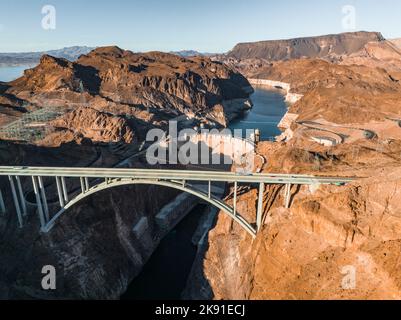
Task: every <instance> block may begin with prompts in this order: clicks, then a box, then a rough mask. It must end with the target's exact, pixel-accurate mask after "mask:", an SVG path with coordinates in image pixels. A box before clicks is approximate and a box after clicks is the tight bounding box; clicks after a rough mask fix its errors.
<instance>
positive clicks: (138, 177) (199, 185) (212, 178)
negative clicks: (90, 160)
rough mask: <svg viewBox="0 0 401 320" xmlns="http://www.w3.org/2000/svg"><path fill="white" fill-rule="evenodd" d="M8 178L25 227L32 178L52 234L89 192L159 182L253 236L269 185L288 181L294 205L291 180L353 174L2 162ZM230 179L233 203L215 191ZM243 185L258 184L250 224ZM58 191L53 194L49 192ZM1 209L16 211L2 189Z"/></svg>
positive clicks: (332, 180)
mask: <svg viewBox="0 0 401 320" xmlns="http://www.w3.org/2000/svg"><path fill="white" fill-rule="evenodd" d="M1 176H3V177H6V178H7V179H8V180H9V188H10V191H11V194H12V198H13V203H14V207H15V212H16V215H17V219H18V223H19V226H20V227H21V228H23V226H24V216H26V215H27V205H26V204H27V201H26V199H25V193H24V190H23V184H22V183H21V179H22V178H24V179H29V180H30V183H32V187H33V191H34V195H35V200H36V207H37V210H36V211H37V214H38V219H39V221H40V225H41V230H40V231H41V232H44V233H48V232H50V231H51V230H52V228H54V227H55V225H56V224H57V223H58V221H59V218H60V217H61V216H62V215H63V214H67V212H68V209H70V208H72V207H73V206H74V205H76V204H78V203H79V202H80V201H82V200H83V199H85V198H87V197H90V196H91V195H93V194H95V193H97V192H100V191H103V190H107V189H110V188H114V187H119V186H125V185H135V184H142V185H159V186H164V187H169V188H174V189H177V190H180V191H183V192H187V193H190V194H193V195H195V196H197V197H199V198H200V199H202V200H204V201H206V202H207V203H209V204H211V205H213V206H215V207H217V208H218V209H220V210H221V211H222V212H224V213H225V214H227V215H228V216H229V217H231V218H232V219H233V220H234V221H235V222H237V223H238V224H239V225H240V226H241V227H242V228H243V229H244V230H245V231H247V232H248V233H249V234H250V235H251V236H252V237H255V236H256V235H257V232H258V231H259V230H260V228H261V224H262V206H263V194H264V190H265V186H266V184H278V185H285V190H284V192H285V205H286V207H289V205H290V196H291V193H290V190H291V186H292V185H318V184H322V185H324V184H334V185H343V184H347V183H350V182H352V181H353V180H354V178H338V177H316V176H308V175H289V174H251V175H239V174H236V173H232V172H214V171H186V170H153V169H146V170H144V169H117V168H112V169H108V168H52V167H41V168H39V167H0V177H1ZM44 178H46V179H49V178H52V179H55V182H56V185H57V195H56V196H57V197H58V202H59V206H60V208H59V211H58V212H55V213H51V212H49V206H48V200H47V199H48V196H49V194H48V191H47V190H46V187H45V185H44V183H43V179H44ZM67 179H78V180H79V181H80V185H81V188H80V190H79V192H74V193H71V191H70V190H68V188H67V183H66V180H67ZM217 182H226V183H230V184H233V185H234V194H233V198H234V199H233V205H232V206H231V205H229V204H227V203H226V202H225V201H224V200H221V199H219V198H218V197H216V196H215V195H214V194H213V184H214V183H217ZM239 184H257V185H258V187H259V196H258V202H257V216H256V225H254V224H251V223H249V222H248V221H246V219H245V218H243V217H242V216H241V215H240V214H239V213H238V212H237V191H238V185H239ZM51 196H55V195H51ZM0 211H1V212H2V213H3V214H6V213H7V212H12V211H14V210H10V208H6V206H5V201H4V198H3V193H2V191H1V190H0Z"/></svg>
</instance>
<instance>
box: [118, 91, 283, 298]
mask: <svg viewBox="0 0 401 320" xmlns="http://www.w3.org/2000/svg"><path fill="white" fill-rule="evenodd" d="M252 101H253V103H254V107H253V108H252V109H251V110H250V111H249V112H247V113H246V114H245V115H244V116H243V117H242V118H241V119H237V120H236V121H234V122H232V123H231V125H230V129H243V130H246V129H255V128H258V129H260V130H261V138H262V140H270V139H271V138H272V137H275V136H277V135H280V133H281V131H280V130H279V129H278V127H277V125H278V124H279V122H280V121H281V119H282V118H283V116H284V115H285V113H286V111H287V104H286V103H285V99H284V96H283V95H282V94H281V93H280V91H278V90H267V89H264V88H255V93H254V94H253V95H252ZM207 212H208V210H207V207H206V208H205V206H204V205H199V206H197V207H196V208H195V209H194V210H192V211H191V212H190V213H189V214H188V215H187V216H186V217H185V218H184V219H183V220H182V221H181V222H180V223H179V224H178V226H177V227H176V228H175V229H174V230H173V231H172V232H171V233H170V234H169V235H168V236H167V237H166V238H164V239H163V240H162V241H161V243H160V245H159V247H158V248H157V249H156V251H155V252H154V253H153V255H152V257H151V258H150V260H149V261H148V263H147V264H146V265H145V267H144V268H143V270H142V272H141V274H140V275H139V276H138V277H137V278H136V279H135V280H134V281H133V282H132V283H131V285H130V286H129V288H128V290H127V292H126V293H125V294H124V295H123V296H122V299H124V300H179V299H181V293H182V292H183V290H184V289H185V285H186V282H187V279H188V276H189V273H190V271H191V268H192V264H193V262H194V259H195V256H196V252H197V247H196V246H195V245H194V244H192V242H191V239H192V237H193V235H194V233H195V231H196V228H197V225H198V222H199V220H200V217H201V216H202V215H203V214H207Z"/></svg>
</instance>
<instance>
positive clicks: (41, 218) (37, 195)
mask: <svg viewBox="0 0 401 320" xmlns="http://www.w3.org/2000/svg"><path fill="white" fill-rule="evenodd" d="M32 184H33V192H34V193H35V198H36V204H37V206H38V215H39V221H40V226H41V229H42V230H43V229H44V228H45V227H46V219H45V215H44V212H43V207H42V201H41V199H40V193H39V188H38V183H37V181H36V177H32Z"/></svg>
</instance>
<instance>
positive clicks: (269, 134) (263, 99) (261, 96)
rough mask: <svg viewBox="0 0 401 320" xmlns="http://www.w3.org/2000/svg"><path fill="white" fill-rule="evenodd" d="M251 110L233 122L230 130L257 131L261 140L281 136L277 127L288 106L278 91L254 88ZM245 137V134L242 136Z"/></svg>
mask: <svg viewBox="0 0 401 320" xmlns="http://www.w3.org/2000/svg"><path fill="white" fill-rule="evenodd" d="M251 98H252V101H253V104H254V106H253V108H252V109H251V110H249V111H248V112H247V113H246V114H245V115H244V117H242V118H241V119H237V120H234V121H233V122H232V123H231V124H230V126H229V128H230V129H232V130H233V129H242V130H246V129H259V130H260V132H261V140H263V141H266V140H271V139H273V138H274V137H276V136H278V135H280V134H281V131H280V129H279V128H278V127H277V125H278V124H279V123H280V121H281V119H282V118H283V117H284V115H285V113H286V112H287V108H288V105H287V103H286V102H285V97H284V96H283V94H282V93H281V92H280V91H279V90H268V89H265V88H262V87H256V88H255V93H254V94H253V95H252V97H251ZM244 135H245V134H244Z"/></svg>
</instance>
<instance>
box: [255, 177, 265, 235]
mask: <svg viewBox="0 0 401 320" xmlns="http://www.w3.org/2000/svg"><path fill="white" fill-rule="evenodd" d="M264 193H265V184H264V183H260V184H259V194H258V208H257V211H256V227H257V231H260V228H261V227H262V218H263V196H264Z"/></svg>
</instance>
